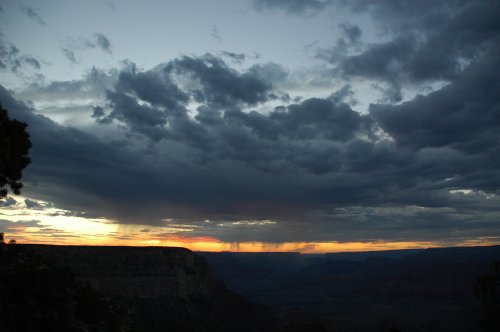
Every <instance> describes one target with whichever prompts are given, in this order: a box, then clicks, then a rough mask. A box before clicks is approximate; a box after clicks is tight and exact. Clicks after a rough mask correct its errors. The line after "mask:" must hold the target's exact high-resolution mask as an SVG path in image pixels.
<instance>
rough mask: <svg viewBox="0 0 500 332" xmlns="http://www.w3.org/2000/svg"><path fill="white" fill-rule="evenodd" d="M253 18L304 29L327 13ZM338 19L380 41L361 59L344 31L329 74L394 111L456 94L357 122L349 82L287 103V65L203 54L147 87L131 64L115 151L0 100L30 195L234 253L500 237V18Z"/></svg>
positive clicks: (313, 5)
mask: <svg viewBox="0 0 500 332" xmlns="http://www.w3.org/2000/svg"><path fill="white" fill-rule="evenodd" d="M254 3H255V5H256V6H257V8H261V9H266V8H282V9H285V10H286V11H288V12H290V13H294V14H298V13H302V12H303V11H306V13H307V12H311V11H315V10H319V9H322V8H324V6H325V4H326V2H318V1H301V2H295V1H291V2H290V1H287V2H284V1H273V2H271V1H256V2H254ZM344 5H346V6H349V7H350V8H352V9H353V10H355V11H357V12H361V13H368V14H369V15H370V16H371V17H372V18H373V20H374V21H375V22H376V23H377V25H378V26H379V27H380V29H381V31H383V32H384V33H386V35H385V37H386V39H385V41H383V42H378V43H371V44H363V40H362V38H361V37H364V35H363V32H362V31H361V29H360V28H359V27H358V26H355V25H352V24H350V23H348V22H346V23H343V24H342V25H340V26H339V27H338V28H339V29H340V31H341V32H342V35H341V37H339V38H340V39H339V40H338V42H337V44H336V45H335V46H334V47H333V48H332V49H326V50H322V51H323V53H322V54H321V58H322V59H324V60H326V61H328V62H329V66H331V67H330V69H331V70H330V71H325V73H326V72H328V73H326V74H325V75H330V76H331V75H332V74H335V75H338V76H339V77H343V78H346V79H347V81H348V82H347V83H349V80H351V79H352V80H358V79H360V80H364V79H367V80H369V81H370V82H375V84H379V85H380V86H382V87H385V88H387V89H388V92H390V98H388V99H389V100H391V101H398V100H400V99H401V97H402V90H403V89H404V87H405V86H407V85H412V84H417V83H425V82H430V83H433V82H435V81H439V80H444V81H446V82H447V83H448V84H447V85H445V86H443V87H441V88H436V91H434V92H432V93H429V94H428V95H426V96H418V97H416V98H414V99H412V100H409V101H407V102H405V103H402V104H398V105H395V104H381V103H379V104H373V105H371V106H370V108H369V114H364V115H362V114H360V113H358V112H355V111H354V110H353V109H352V108H351V106H349V104H351V105H352V104H353V103H354V102H355V97H356V96H355V95H354V92H353V90H354V89H353V88H350V86H349V85H348V84H347V85H345V86H344V87H342V88H341V89H339V90H338V91H334V92H333V93H332V94H331V95H330V96H329V97H327V98H308V99H304V100H295V101H293V102H290V98H288V99H287V98H286V96H285V93H281V92H280V91H279V89H278V88H277V87H278V86H279V85H280V82H283V81H284V80H286V79H289V77H288V72H287V71H286V70H285V69H283V67H282V66H280V65H279V64H274V63H268V64H259V65H254V66H252V67H250V68H247V69H245V70H236V69H235V68H232V67H231V66H230V65H228V64H227V63H226V62H224V61H223V60H222V59H221V58H219V57H216V56H214V55H210V54H206V55H203V56H199V57H196V56H185V57H181V58H178V59H174V60H172V61H169V62H167V63H165V64H162V65H159V66H158V67H156V68H154V69H152V70H148V71H142V70H139V69H137V68H136V67H135V66H134V65H133V64H129V65H128V66H127V67H126V68H124V69H122V70H121V71H120V72H119V73H118V72H117V73H116V74H115V75H114V76H113V77H114V78H115V79H114V81H113V83H112V84H109V82H108V84H107V85H106V86H105V88H102V86H101V89H102V90H103V91H106V92H105V93H104V94H103V96H104V98H105V99H106V100H105V102H103V103H102V104H95V105H92V106H91V107H89V109H91V110H92V115H91V116H92V117H93V118H94V119H95V120H96V121H97V122H99V123H101V124H107V125H108V126H109V127H100V129H102V128H111V127H112V126H113V127H112V128H114V129H116V130H118V129H119V130H121V131H122V132H124V133H125V135H123V136H120V138H119V139H118V138H116V139H110V138H108V137H106V139H104V138H99V137H97V136H94V135H91V134H88V133H84V132H82V131H80V130H77V129H74V128H69V127H63V126H60V125H57V124H55V123H54V122H52V121H50V120H49V119H47V118H44V117H42V116H39V115H35V110H33V109H30V108H28V107H26V106H25V105H24V104H21V103H19V102H17V101H15V100H14V99H13V98H12V97H11V96H10V94H9V93H8V92H7V91H6V90H5V89H1V90H0V101H2V103H3V105H4V106H5V107H7V109H9V110H11V111H12V114H14V115H15V116H16V117H18V118H19V119H21V120H23V121H26V122H28V123H29V127H28V130H29V131H30V134H31V135H32V140H33V150H32V160H33V161H32V164H31V165H30V166H29V168H28V170H27V172H26V180H27V182H28V183H27V187H26V188H27V190H31V191H32V192H33V193H36V194H37V195H39V196H40V197H45V198H50V200H51V201H54V202H55V203H57V204H62V205H64V206H67V207H72V208H75V209H78V208H79V209H82V210H83V209H88V210H89V211H92V213H94V214H95V215H100V216H106V217H111V218H117V219H118V220H120V222H123V223H131V222H139V223H144V224H156V225H158V224H162V222H161V219H165V218H179V219H183V220H184V221H185V222H186V223H188V224H189V223H190V224H195V225H196V226H199V227H196V229H195V231H194V233H193V234H194V235H197V236H207V235H208V236H215V237H218V238H221V239H224V240H227V241H245V240H246V241H251V240H252V241H259V240H260V241H268V242H281V241H292V240H297V241H300V240H303V241H311V240H325V241H331V240H339V241H348V240H366V241H370V240H379V239H390V240H408V241H412V240H429V239H438V238H440V237H441V238H443V237H444V238H449V239H451V240H453V241H460V240H463V239H466V238H467V237H468V236H488V235H492V236H498V235H499V234H498V225H495V221H497V220H498V217H499V210H498V201H499V199H498V194H500V192H499V188H500V171H499V170H500V158H499V157H497V156H500V143H499V142H500V141H499V134H498V133H499V132H500V122H499V121H500V113H499V112H500V104H499V96H500V84H499V83H498V77H497V76H498V75H497V72H498V70H496V68H499V67H500V61H499V60H498V59H500V52H499V49H498V46H497V43H496V41H498V36H499V34H500V33H499V31H500V29H499V23H498V20H497V19H495V18H497V17H499V15H498V14H499V11H498V7H499V6H500V5H498V4H497V3H493V2H446V3H438V4H436V3H435V2H434V1H433V2H428V1H409V2H407V3H406V2H405V3H395V2H392V1H377V2H370V3H369V2H364V1H360V2H354V3H350V2H346V3H345V4H344ZM406 5H407V6H406ZM291 8H292V9H291ZM415 13H417V14H418V15H417V14H415ZM224 56H226V57H229V58H233V59H237V57H236V58H235V57H234V56H233V57H231V55H230V54H225V55H224ZM97 85H98V84H97V83H96V84H95V86H97ZM84 86H85V85H82V83H81V82H80V83H78V82H74V84H69V83H68V82H66V83H65V84H59V85H58V84H53V85H49V86H47V89H49V88H50V89H49V90H50V91H51V95H52V96H55V95H56V91H58V88H60V89H62V90H64V91H67V92H68V93H69V92H70V91H73V90H74V91H77V92H76V93H77V94H79V93H80V92H79V91H81V90H85V89H84V88H83V87H84ZM92 86H94V85H92ZM61 93H62V92H61ZM64 93H66V92H64ZM280 100H281V101H282V104H281V105H279V104H278V103H279V101H280ZM277 104H278V105H279V106H276V107H275V105H277ZM269 105H273V108H271V106H269ZM116 125H117V126H116ZM117 127H118V129H117ZM34 198H36V197H34ZM205 219H210V220H211V221H210V222H207V223H202V222H201V220H205ZM266 220H267V221H268V222H265V221H266ZM443 234H444V235H443ZM451 240H450V241H451Z"/></svg>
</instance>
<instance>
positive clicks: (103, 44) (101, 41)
mask: <svg viewBox="0 0 500 332" xmlns="http://www.w3.org/2000/svg"><path fill="white" fill-rule="evenodd" d="M95 45H96V46H97V47H99V48H100V49H102V50H103V51H105V52H108V53H111V42H110V41H109V39H108V38H107V37H106V36H105V35H103V34H102V33H98V34H96V36H95Z"/></svg>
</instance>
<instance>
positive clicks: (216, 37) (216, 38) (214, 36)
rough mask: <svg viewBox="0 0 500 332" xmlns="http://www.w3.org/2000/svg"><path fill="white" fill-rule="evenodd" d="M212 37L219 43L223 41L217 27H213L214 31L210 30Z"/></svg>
mask: <svg viewBox="0 0 500 332" xmlns="http://www.w3.org/2000/svg"><path fill="white" fill-rule="evenodd" d="M210 36H212V37H213V38H214V39H215V40H217V41H218V42H221V41H222V38H221V37H220V34H219V29H218V28H217V26H216V25H212V30H210Z"/></svg>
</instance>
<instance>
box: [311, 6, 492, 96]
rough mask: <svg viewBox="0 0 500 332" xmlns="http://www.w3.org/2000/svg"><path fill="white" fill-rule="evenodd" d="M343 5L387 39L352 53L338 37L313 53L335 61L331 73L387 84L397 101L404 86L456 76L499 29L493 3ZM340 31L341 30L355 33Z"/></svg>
mask: <svg viewBox="0 0 500 332" xmlns="http://www.w3.org/2000/svg"><path fill="white" fill-rule="evenodd" d="M346 5H347V6H348V7H351V9H353V10H354V11H357V12H366V13H368V14H370V15H371V16H372V17H373V19H374V21H375V22H376V24H378V26H379V27H380V28H381V29H382V31H385V32H386V34H387V35H388V36H391V37H392V38H391V39H390V40H388V41H386V42H383V43H375V44H368V45H365V47H364V50H363V51H361V52H358V53H357V54H355V55H350V54H347V52H345V45H343V43H342V42H340V43H338V45H337V46H336V47H333V48H331V49H327V50H320V51H319V52H318V57H319V58H323V59H326V60H328V61H329V62H330V63H332V64H333V65H334V66H335V67H334V68H335V69H334V70H333V71H332V73H334V74H335V75H337V74H342V75H344V77H345V78H347V79H349V78H353V77H361V78H368V79H372V80H375V81H379V82H382V83H385V84H387V85H388V88H387V96H388V97H389V100H391V101H399V100H401V98H402V96H401V90H402V87H403V86H404V85H407V84H413V83H420V82H432V81H435V80H447V81H450V80H454V79H456V78H457V77H458V75H459V74H460V73H461V72H462V71H463V69H464V68H465V67H466V66H467V65H468V63H469V62H470V61H473V60H474V59H475V58H476V57H477V56H479V55H480V54H482V53H483V52H484V50H485V49H487V48H489V47H491V46H492V45H493V44H495V43H497V41H498V33H499V32H500V23H499V20H498V17H499V15H500V4H499V3H498V2H488V1H478V2H473V3H471V2H463V1H447V2H440V3H439V4H436V3H435V2H434V1H430V2H429V1H416V2H412V1H410V2H407V3H406V2H405V3H401V2H398V3H394V2H390V1H380V2H378V1H374V2H363V1H359V2H352V3H351V2H347V3H346ZM344 30H345V31H344V32H345V33H346V34H347V35H349V33H351V34H352V33H355V34H356V32H355V30H353V31H351V32H349V30H346V29H344ZM341 41H343V40H341Z"/></svg>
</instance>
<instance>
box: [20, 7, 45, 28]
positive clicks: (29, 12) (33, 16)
mask: <svg viewBox="0 0 500 332" xmlns="http://www.w3.org/2000/svg"><path fill="white" fill-rule="evenodd" d="M21 10H22V12H23V13H24V14H26V15H27V16H28V17H29V18H31V19H32V20H33V21H35V22H37V23H38V24H40V25H47V23H45V21H44V20H43V19H42V17H41V16H40V14H39V13H38V11H37V10H35V9H33V8H31V7H28V6H24V5H21Z"/></svg>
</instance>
